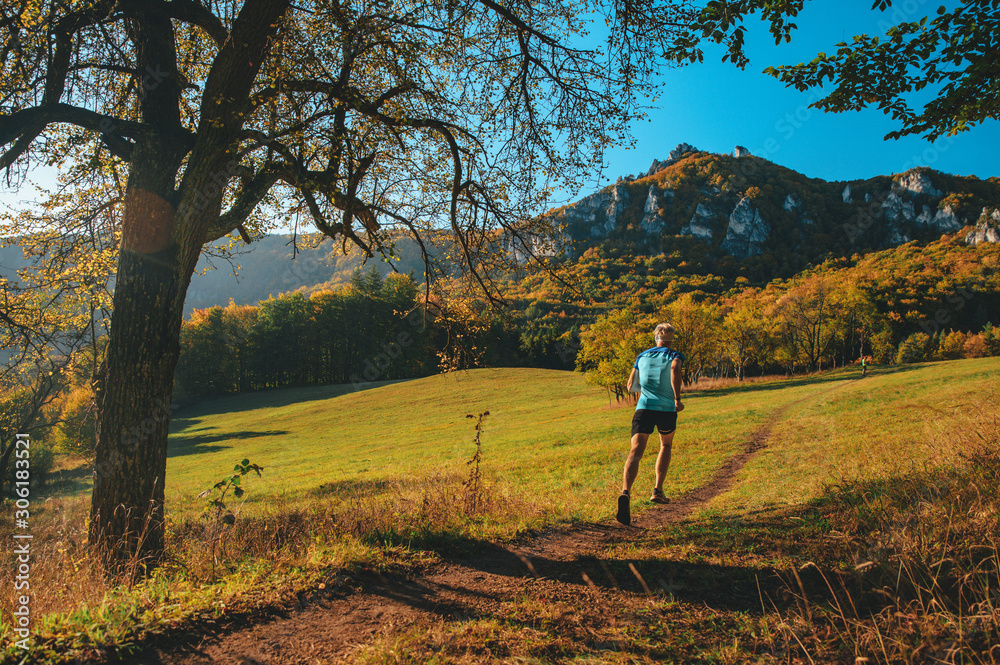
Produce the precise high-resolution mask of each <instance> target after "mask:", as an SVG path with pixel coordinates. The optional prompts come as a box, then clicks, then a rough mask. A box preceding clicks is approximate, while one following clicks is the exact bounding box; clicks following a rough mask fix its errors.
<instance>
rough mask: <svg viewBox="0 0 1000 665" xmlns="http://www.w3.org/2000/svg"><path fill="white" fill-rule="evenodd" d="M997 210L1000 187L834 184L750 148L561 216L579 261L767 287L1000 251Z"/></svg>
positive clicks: (887, 181) (927, 181)
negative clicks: (887, 262)
mask: <svg viewBox="0 0 1000 665" xmlns="http://www.w3.org/2000/svg"><path fill="white" fill-rule="evenodd" d="M737 155H738V156H737ZM998 209H1000V179H997V178H990V179H989V180H985V181H983V180H978V179H976V178H975V177H962V176H953V175H948V174H945V173H940V172H937V171H933V170H931V169H927V168H916V169H911V170H909V171H907V172H905V173H902V174H896V175H886V176H878V177H875V178H871V179H868V180H855V181H850V182H826V181H824V180H821V179H816V178H808V177H806V176H804V175H802V174H800V173H797V172H795V171H792V170H790V169H787V168H784V167H782V166H780V165H778V164H774V163H773V162H770V161H768V160H766V159H761V158H759V157H755V156H753V155H750V154H749V152H748V151H746V150H745V149H743V148H738V149H737V150H736V151H734V155H717V154H710V153H705V152H699V151H697V150H696V149H695V148H693V147H692V146H690V145H687V144H681V145H680V146H678V147H677V148H676V149H675V150H674V151H673V152H671V155H670V157H669V158H668V159H667V160H665V161H663V162H659V161H654V162H653V164H652V165H651V166H650V168H649V169H648V171H646V172H645V173H639V174H637V175H635V176H626V177H624V178H619V180H618V182H616V183H615V184H614V185H611V186H609V187H606V188H604V189H602V190H601V191H599V192H597V193H595V194H592V195H590V196H588V197H585V198H584V199H582V200H580V201H578V202H577V203H574V204H571V205H569V206H565V207H563V208H560V209H558V210H555V211H553V212H552V213H550V214H551V215H552V217H553V219H554V220H555V221H556V222H557V224H558V225H559V226H560V228H561V235H560V237H559V239H558V242H559V244H560V245H561V246H562V248H563V252H564V253H565V254H568V255H569V256H572V257H576V256H580V255H582V254H583V253H584V252H585V251H586V250H587V249H588V248H593V247H596V246H602V247H604V248H605V249H608V248H612V249H622V250H625V251H630V252H632V253H637V254H643V255H657V254H664V255H667V256H679V257H682V258H683V260H684V261H685V262H686V263H688V264H692V265H700V266H701V268H702V272H703V274H705V273H712V274H716V275H726V276H730V277H736V276H739V275H742V276H745V277H748V278H750V279H751V280H752V281H756V282H760V281H765V282H766V281H769V280H771V279H773V278H775V277H785V278H787V277H790V276H791V275H793V274H795V273H796V272H798V271H800V270H802V269H804V268H806V267H807V266H809V265H811V264H815V263H818V262H821V261H822V260H824V259H826V258H830V257H850V256H851V255H853V254H857V253H862V254H863V253H867V252H871V251H875V250H879V249H885V248H888V247H894V246H897V245H901V244H904V243H907V242H909V241H911V240H919V241H923V242H926V241H929V240H933V239H937V238H939V237H940V236H941V235H942V234H949V233H956V232H959V231H963V230H964V234H963V237H965V238H966V239H967V242H969V243H970V244H972V243H976V242H996V241H997V240H1000V231H998V230H997V229H998V227H1000V212H996V211H997V210H998ZM977 225H978V226H977Z"/></svg>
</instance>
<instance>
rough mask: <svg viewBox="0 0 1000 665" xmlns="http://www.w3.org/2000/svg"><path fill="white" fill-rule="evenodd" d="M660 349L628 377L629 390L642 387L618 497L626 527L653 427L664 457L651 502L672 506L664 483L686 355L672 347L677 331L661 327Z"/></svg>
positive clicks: (659, 460) (651, 352) (656, 333)
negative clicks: (633, 494)
mask: <svg viewBox="0 0 1000 665" xmlns="http://www.w3.org/2000/svg"><path fill="white" fill-rule="evenodd" d="M653 339H654V340H655V341H656V346H654V347H653V348H651V349H647V350H646V351H643V352H642V353H640V354H639V357H638V358H636V359H635V365H634V366H633V367H632V373H631V374H629V376H628V390H629V392H632V386H633V385H634V384H635V382H636V381H638V383H639V393H640V394H639V403H638V404H636V406H635V415H634V416H633V417H632V450H631V451H630V452H629V455H628V460H626V461H625V472H624V477H623V479H622V494H621V496H619V497H618V513H617V514H616V515H615V517H616V518H617V519H618V521H619V522H621V523H622V524H626V525H627V524H631V523H632V513H631V508H630V506H629V500H630V497H629V492H630V491H631V490H632V483H634V482H635V477H636V476H637V475H638V473H639V460H640V459H642V454H643V453H644V452H645V451H646V441H647V440H648V439H649V435H650V434H652V433H653V427H654V426H655V427H656V429H657V430H658V431H659V433H660V454H659V455H658V456H657V458H656V486H655V487H654V488H653V495H652V496H651V497H650V498H649V500H650V501H652V502H654V503H668V502H669V499H667V497H665V496H664V495H663V480H664V478H666V475H667V469H669V468H670V449H671V446H672V445H673V442H674V430H676V428H677V412H678V411H682V410H683V409H684V405H683V404H682V403H681V363H683V362H684V360H685V358H684V354H683V353H681V352H679V351H674V350H673V349H671V348H670V345H671V344H672V343H673V341H674V327H673V326H672V325H670V324H669V323H660V324H658V325H657V326H656V328H655V329H654V330H653Z"/></svg>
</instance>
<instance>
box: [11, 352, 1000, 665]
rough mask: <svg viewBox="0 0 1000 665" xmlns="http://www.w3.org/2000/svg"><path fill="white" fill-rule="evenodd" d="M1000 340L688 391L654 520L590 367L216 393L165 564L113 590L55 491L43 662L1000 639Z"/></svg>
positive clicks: (884, 651)
mask: <svg viewBox="0 0 1000 665" xmlns="http://www.w3.org/2000/svg"><path fill="white" fill-rule="evenodd" d="M998 365H1000V359H979V360H970V361H957V362H950V363H933V364H926V365H911V366H907V367H902V368H890V367H875V368H874V369H873V372H872V374H870V375H869V376H868V377H866V378H864V379H859V378H858V376H859V375H858V373H857V372H844V371H837V372H832V373H830V372H828V373H825V374H821V375H816V376H810V377H801V378H797V379H791V380H776V381H763V382H758V383H753V384H744V385H739V386H737V385H731V386H727V387H722V388H719V389H716V390H711V391H705V392H700V393H692V394H690V395H688V397H687V399H686V402H687V403H688V408H687V409H686V410H685V411H684V413H683V414H682V416H683V418H682V420H681V426H680V427H679V429H678V435H677V440H676V442H675V446H674V459H673V463H672V467H671V470H670V472H669V474H668V480H667V483H666V485H665V488H666V490H667V494H668V495H669V496H670V497H671V498H672V499H673V501H672V503H671V504H670V505H669V506H666V507H657V506H653V505H652V504H648V503H647V502H644V501H639V500H636V506H635V507H636V511H635V512H636V513H637V515H636V520H637V522H638V526H639V527H640V528H625V527H622V526H620V525H615V524H614V523H609V520H610V514H611V512H612V508H613V501H612V499H613V498H614V496H615V494H616V493H617V487H618V483H619V482H620V473H621V465H622V461H623V458H624V455H625V452H626V450H627V443H626V442H627V428H628V422H629V420H630V417H631V409H630V408H622V409H616V408H608V407H607V402H606V401H605V399H604V396H603V394H602V393H600V392H598V391H594V390H593V389H590V388H587V387H585V386H584V385H583V384H582V381H581V379H580V377H579V375H577V374H574V373H568V372H546V371H540V370H476V371H471V372H460V373H456V374H454V375H450V376H444V377H432V378H428V379H422V380H417V381H411V382H406V383H394V384H386V385H382V386H379V387H377V388H374V389H372V390H368V391H364V392H357V393H355V392H349V389H347V388H346V387H342V388H334V387H326V388H312V389H297V390H284V391H275V392H272V393H258V394H255V395H251V396H244V397H239V398H226V399H222V400H216V401H213V402H209V403H205V404H203V405H202V406H201V407H200V408H198V409H189V410H186V411H183V412H181V413H179V414H177V416H176V417H175V419H174V431H173V433H172V435H171V442H170V459H169V462H168V470H167V497H168V519H169V521H170V524H171V526H170V529H169V533H170V552H171V558H170V564H169V566H165V567H164V568H162V569H161V570H160V571H159V572H158V574H157V577H156V578H155V582H153V583H150V584H146V585H136V586H135V587H134V588H124V587H121V588H117V589H115V590H114V592H113V593H109V590H108V588H107V587H106V586H104V585H102V583H101V581H100V579H99V578H95V576H94V575H92V574H91V571H90V570H89V567H88V566H87V565H82V564H81V562H83V561H85V554H84V550H85V545H84V544H83V539H82V538H81V536H80V534H81V533H82V534H85V523H84V520H85V515H86V510H85V507H86V501H85V499H84V498H83V497H81V498H80V499H72V498H67V497H66V496H65V495H63V496H60V494H61V490H62V491H66V490H67V489H69V488H71V487H73V486H72V485H69V486H67V485H63V486H59V485H56V486H54V487H49V488H47V489H46V490H45V496H44V498H46V499H49V500H45V501H44V502H42V501H39V503H38V508H36V509H35V511H33V512H32V528H33V534H34V540H33V541H32V555H33V558H32V563H33V565H32V569H31V573H32V577H31V580H32V587H33V588H37V591H36V592H35V595H34V596H33V600H32V613H33V614H32V616H33V617H34V619H35V622H36V623H33V627H34V631H33V634H34V639H35V644H36V645H38V648H37V649H36V650H35V651H34V652H33V660H32V662H40V663H49V662H51V663H56V662H67V661H68V660H72V659H76V662H81V661H84V662H95V663H96V662H125V663H141V662H152V661H155V662H161V663H173V664H175V665H180V664H183V665H188V664H190V665H195V664H197V665H206V664H207V663H227V664H228V663H233V664H234V665H236V664H237V663H241V662H247V661H248V660H251V659H252V660H255V661H257V662H264V661H267V662H281V663H292V662H304V661H305V660H318V661H321V662H352V663H372V662H405V663H418V662H420V663H422V662H455V663H480V662H482V663H492V662H509V661H517V660H526V661H531V662H555V661H559V662H562V661H568V660H586V661H587V662H599V663H609V664H610V663H621V662H626V661H627V662H734V663H735V662H768V663H770V662H789V661H791V662H796V661H801V662H815V663H840V662H845V658H846V659H847V662H849V661H850V660H851V659H854V660H857V658H867V659H869V660H873V661H874V660H879V658H877V657H879V656H884V659H882V660H884V662H920V661H919V659H917V658H916V657H915V656H916V655H917V654H920V653H923V652H935V651H936V650H939V649H947V650H948V652H949V653H952V654H957V655H959V656H962V658H961V659H956V661H957V662H979V661H977V660H975V659H974V658H970V657H969V656H972V655H974V654H982V653H988V652H989V649H990V646H991V645H995V644H996V643H997V640H998V639H1000V620H998V619H1000V617H998V616H997V615H996V613H995V612H993V610H992V609H991V608H990V607H989V603H990V602H991V600H990V599H991V597H992V596H991V594H992V593H993V592H994V590H995V589H994V582H993V581H992V580H995V571H996V568H995V557H996V549H995V547H990V546H984V543H985V542H986V540H984V539H985V538H988V537H991V536H990V534H995V528H996V516H997V505H998V501H1000V496H998V492H997V486H996V483H995V478H996V473H997V471H998V466H997V464H998V458H997V455H996V445H997V438H996V437H997V434H998V432H997V429H996V427H997V425H996V422H995V418H994V414H995V410H996V396H997V390H998V389H1000V386H998V385H997V382H996V377H997V375H998V371H1000V366H998ZM485 409H489V412H490V413H489V415H484V416H482V420H481V423H482V425H483V427H482V429H481V436H480V437H479V442H480V443H481V448H479V449H478V450H479V451H480V453H481V456H480V457H478V458H477V457H474V453H475V451H476V450H477V447H476V445H475V442H474V438H475V432H476V429H477V428H476V426H477V420H476V419H469V418H467V417H466V415H467V413H468V412H471V413H473V414H476V415H479V414H484V413H485V411H484V410H485ZM390 418H391V421H390ZM370 422H379V423H387V422H392V427H391V428H388V429H387V430H386V431H385V432H382V431H377V432H373V431H372V429H371V427H370V426H368V423H370ZM243 456H245V457H247V458H249V459H250V461H251V462H253V463H256V464H260V465H262V466H263V470H262V475H261V477H259V478H258V477H257V476H256V475H255V474H250V475H249V476H247V477H244V478H243V482H242V484H241V485H240V487H241V488H242V491H243V492H245V495H244V496H242V497H240V496H239V493H233V492H229V494H228V496H224V499H225V501H226V502H227V503H228V506H229V508H228V509H231V510H232V511H233V516H232V518H231V520H230V521H229V522H226V521H225V520H222V519H221V515H218V516H216V515H217V513H216V512H215V510H216V509H215V507H214V506H210V509H209V510H208V511H206V510H204V508H205V506H206V504H207V503H208V502H209V500H210V499H211V498H212V496H215V493H213V492H211V491H210V492H208V493H207V494H212V496H207V495H202V496H197V495H196V493H198V492H199V491H201V490H203V489H208V488H209V487H211V484H212V483H214V482H215V481H217V480H218V478H219V477H220V476H223V475H224V474H231V473H233V471H232V469H233V466H232V464H233V462H234V461H238V460H239V459H240V458H241V457H243ZM651 463H652V460H651V458H649V459H646V460H644V462H643V466H642V467H641V469H640V476H639V479H638V485H637V488H642V487H648V486H649V483H651V482H652V470H651ZM238 469H239V466H238V467H237V470H238ZM227 477H228V476H227ZM991 479H992V480H991ZM76 491H77V492H79V491H80V489H79V488H77V489H76ZM217 492H218V489H216V493H217ZM38 498H39V499H42V498H43V495H42V494H41V493H39V494H38ZM0 519H3V520H7V524H6V525H4V526H7V525H9V524H10V520H11V519H12V518H11V516H10V515H9V514H8V515H7V516H6V517H2V518H0ZM227 525H228V526H227ZM545 527H548V528H545ZM539 529H542V530H539ZM14 556H15V555H14V554H12V553H11V552H10V551H7V552H5V553H4V554H3V555H0V564H3V565H8V566H9V565H13V558H14ZM945 557H947V561H945ZM943 563H947V565H946V566H942V564H943ZM791 571H795V572H791ZM904 571H905V572H904ZM931 580H933V582H934V583H931ZM831 582H832V583H833V584H832V585H831V584H830V583H831ZM834 585H836V586H834ZM8 592H10V589H9V588H8ZM9 595H10V594H9V593H8V594H5V595H4V596H2V597H0V605H2V606H3V607H4V608H9V607H10V606H11V599H10V598H9V597H8V596H9ZM975 607H979V610H978V611H979V614H976V615H975V616H976V617H978V618H977V619H976V621H977V623H976V624H975V625H976V627H977V628H976V630H973V631H967V630H963V628H962V626H963V625H964V622H965V621H966V620H967V618H968V617H969V616H971V615H972V614H973V613H974V611H976V610H975ZM900 608H903V609H900ZM983 608H987V609H988V611H985V610H984V609H983ZM904 610H905V614H904ZM901 615H902V616H901ZM901 619H902V620H901ZM5 631H6V632H5ZM9 634H10V627H9V625H5V624H3V623H0V636H4V635H7V636H9ZM792 637H794V638H795V640H793V639H792ZM140 650H141V653H136V652H137V651H140ZM994 650H995V649H994ZM845 654H846V655H845ZM556 656H558V658H556ZM848 656H849V658H848ZM0 657H2V658H3V662H11V663H14V662H21V659H22V657H23V656H22V654H20V653H19V652H18V651H17V650H16V649H15V648H14V647H13V646H9V647H8V648H7V649H6V651H4V652H3V653H2V655H0Z"/></svg>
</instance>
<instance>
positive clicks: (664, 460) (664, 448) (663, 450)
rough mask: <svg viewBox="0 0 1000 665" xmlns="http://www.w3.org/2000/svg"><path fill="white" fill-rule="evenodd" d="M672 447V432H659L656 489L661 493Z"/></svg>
mask: <svg viewBox="0 0 1000 665" xmlns="http://www.w3.org/2000/svg"><path fill="white" fill-rule="evenodd" d="M674 431H677V430H674ZM673 445H674V432H668V433H666V434H664V433H663V432H660V454H659V455H657V456H656V489H658V490H661V491H662V490H663V481H664V480H666V478H667V471H668V470H669V469H670V451H671V449H672V448H673ZM633 479H634V478H633Z"/></svg>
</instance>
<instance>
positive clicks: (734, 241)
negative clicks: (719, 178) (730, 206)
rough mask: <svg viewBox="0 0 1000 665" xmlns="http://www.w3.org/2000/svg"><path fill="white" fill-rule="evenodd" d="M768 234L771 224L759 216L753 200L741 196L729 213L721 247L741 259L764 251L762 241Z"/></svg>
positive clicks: (763, 241) (764, 240)
mask: <svg viewBox="0 0 1000 665" xmlns="http://www.w3.org/2000/svg"><path fill="white" fill-rule="evenodd" d="M770 235H771V225H770V224H768V223H767V222H766V221H764V219H763V218H762V217H761V216H760V211H759V210H757V207H756V206H755V205H754V204H753V201H752V200H751V199H750V198H748V197H743V198H742V199H740V202H739V203H737V204H736V208H735V209H734V210H733V212H732V214H731V215H729V226H728V227H727V228H726V239H725V240H723V241H722V248H723V249H725V250H726V251H728V252H729V253H730V254H732V255H733V256H735V257H738V258H741V259H745V258H747V257H750V256H759V255H761V254H763V253H764V243H765V242H766V241H767V238H768V236H770Z"/></svg>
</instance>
